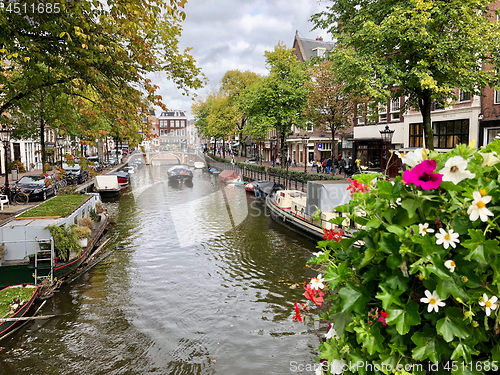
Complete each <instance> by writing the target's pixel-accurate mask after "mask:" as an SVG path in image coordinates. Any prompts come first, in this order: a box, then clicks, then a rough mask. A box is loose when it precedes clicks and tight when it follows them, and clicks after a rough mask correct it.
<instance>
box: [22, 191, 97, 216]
mask: <svg viewBox="0 0 500 375" xmlns="http://www.w3.org/2000/svg"><path fill="white" fill-rule="evenodd" d="M87 199H89V196H88V195H83V194H67V195H58V196H56V197H54V198H52V199H49V200H48V201H45V202H43V203H41V204H39V205H38V206H35V207H33V208H31V209H29V210H28V211H25V212H23V213H22V214H21V215H19V216H20V217H46V216H49V217H52V216H56V217H59V216H61V217H64V216H67V215H69V214H70V213H71V212H73V211H74V210H75V209H76V208H78V206H80V205H81V204H82V203H83V202H85V200H87Z"/></svg>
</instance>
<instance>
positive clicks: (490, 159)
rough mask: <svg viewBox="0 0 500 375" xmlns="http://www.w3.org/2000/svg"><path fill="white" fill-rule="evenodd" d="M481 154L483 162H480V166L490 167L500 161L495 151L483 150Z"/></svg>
mask: <svg viewBox="0 0 500 375" xmlns="http://www.w3.org/2000/svg"><path fill="white" fill-rule="evenodd" d="M481 156H482V157H483V164H481V167H492V166H494V165H495V164H497V163H499V162H500V159H499V158H497V154H496V153H495V152H485V153H484V154H481Z"/></svg>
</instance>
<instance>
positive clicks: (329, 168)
mask: <svg viewBox="0 0 500 375" xmlns="http://www.w3.org/2000/svg"><path fill="white" fill-rule="evenodd" d="M326 173H327V174H330V173H332V158H328V160H327V161H326Z"/></svg>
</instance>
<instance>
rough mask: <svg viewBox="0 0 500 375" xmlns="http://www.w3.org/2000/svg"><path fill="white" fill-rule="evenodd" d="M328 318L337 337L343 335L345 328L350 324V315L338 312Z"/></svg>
mask: <svg viewBox="0 0 500 375" xmlns="http://www.w3.org/2000/svg"><path fill="white" fill-rule="evenodd" d="M328 318H329V320H330V322H331V323H332V324H333V328H335V331H336V332H337V335H338V336H339V337H340V336H342V335H343V334H344V333H345V328H346V327H347V325H348V324H349V323H350V322H351V319H352V314H347V313H343V312H339V313H336V314H333V315H330V316H329V317H328Z"/></svg>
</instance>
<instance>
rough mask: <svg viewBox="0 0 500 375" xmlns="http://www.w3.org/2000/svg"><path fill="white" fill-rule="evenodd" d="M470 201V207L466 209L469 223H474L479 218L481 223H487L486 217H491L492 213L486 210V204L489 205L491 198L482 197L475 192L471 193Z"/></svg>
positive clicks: (479, 193)
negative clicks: (471, 199)
mask: <svg viewBox="0 0 500 375" xmlns="http://www.w3.org/2000/svg"><path fill="white" fill-rule="evenodd" d="M472 198H474V200H473V201H472V203H471V205H470V207H469V208H468V209H467V214H469V219H470V221H476V220H477V219H479V218H481V221H483V222H485V221H488V216H493V212H491V211H490V210H488V209H487V208H486V204H487V203H490V201H491V196H489V195H487V196H484V197H483V196H482V194H481V192H479V191H475V192H473V193H472Z"/></svg>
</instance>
